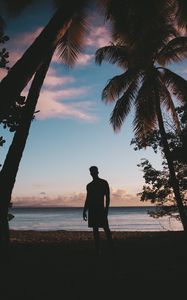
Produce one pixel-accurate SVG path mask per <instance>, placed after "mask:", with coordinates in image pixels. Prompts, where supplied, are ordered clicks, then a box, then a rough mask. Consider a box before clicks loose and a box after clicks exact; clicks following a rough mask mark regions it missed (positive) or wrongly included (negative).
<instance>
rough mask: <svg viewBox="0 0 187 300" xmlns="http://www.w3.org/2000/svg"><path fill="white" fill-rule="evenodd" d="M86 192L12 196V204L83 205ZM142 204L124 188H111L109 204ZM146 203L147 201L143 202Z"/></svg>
mask: <svg viewBox="0 0 187 300" xmlns="http://www.w3.org/2000/svg"><path fill="white" fill-rule="evenodd" d="M85 197H86V194H85V193H82V192H80V193H69V194H66V195H59V196H56V197H50V196H47V194H45V193H42V194H41V195H40V196H39V197H35V196H33V197H32V196H31V197H27V196H23V197H20V196H17V197H16V196H14V197H13V204H14V205H15V206H57V207H59V206H74V207H76V206H80V207H83V206H84V201H85ZM137 205H139V206H142V205H144V203H142V202H140V200H139V198H138V197H137V196H136V195H134V194H130V193H129V192H128V191H127V190H126V189H111V204H110V206H137ZM145 205H147V203H145Z"/></svg>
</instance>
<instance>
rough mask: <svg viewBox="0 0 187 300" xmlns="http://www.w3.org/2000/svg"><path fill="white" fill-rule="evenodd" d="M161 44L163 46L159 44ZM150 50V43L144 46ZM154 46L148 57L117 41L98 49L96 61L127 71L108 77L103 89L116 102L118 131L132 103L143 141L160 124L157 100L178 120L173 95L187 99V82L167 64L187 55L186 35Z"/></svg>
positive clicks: (114, 121)
mask: <svg viewBox="0 0 187 300" xmlns="http://www.w3.org/2000/svg"><path fill="white" fill-rule="evenodd" d="M160 45H161V47H160ZM145 48H146V52H147V53H148V48H149V45H146V46H145ZM152 50H153V49H151V51H150V54H149V56H146V57H144V56H141V53H140V54H139V53H137V52H138V50H135V51H131V49H129V47H128V46H126V45H125V44H122V43H121V42H118V43H116V44H111V45H109V46H106V47H102V48H100V49H98V50H97V52H96V63H98V64H101V63H102V62H103V61H104V60H105V61H108V62H110V63H112V64H116V65H118V66H120V67H121V68H122V69H123V70H124V72H123V73H122V74H121V75H117V76H115V77H113V78H112V79H110V80H109V82H108V84H107V85H106V87H105V88H104V90H103V92H102V99H103V100H104V101H105V102H106V103H108V102H113V101H116V104H115V107H114V110H113V112H112V114H111V118H110V122H111V124H112V126H113V128H114V130H119V129H120V128H121V126H122V124H123V122H124V120H125V118H126V117H127V115H128V113H129V112H130V109H131V107H132V106H134V107H135V117H134V132H135V136H136V137H138V138H139V139H140V140H142V141H143V140H144V138H145V136H146V135H147V134H148V133H149V132H150V131H152V130H153V129H155V127H156V126H157V102H158V101H160V104H161V106H162V107H165V108H166V109H167V110H168V111H169V112H170V113H171V114H172V117H173V120H174V122H175V124H176V125H178V119H177V116H176V112H175V105H174V102H173V99H172V95H174V96H175V97H176V98H177V99H178V100H179V101H180V102H181V103H182V104H185V103H186V102H187V81H186V80H185V79H184V78H182V77H181V76H179V75H177V74H176V73H174V72H173V71H171V70H169V69H168V68H166V67H165V66H166V65H167V64H168V63H171V62H177V61H180V60H181V59H182V58H185V57H187V37H183V36H178V37H174V38H173V39H171V40H169V41H168V42H167V43H166V41H164V42H163V43H162V44H161V43H160V44H159V47H158V48H157V49H156V48H155V49H154V50H153V51H152Z"/></svg>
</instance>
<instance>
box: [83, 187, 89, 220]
mask: <svg viewBox="0 0 187 300" xmlns="http://www.w3.org/2000/svg"><path fill="white" fill-rule="evenodd" d="M86 190H87V193H86V200H85V203H84V209H83V220H84V221H87V213H86V212H87V209H88V188H87V187H86Z"/></svg>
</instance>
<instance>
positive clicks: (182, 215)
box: [156, 97, 187, 235]
mask: <svg viewBox="0 0 187 300" xmlns="http://www.w3.org/2000/svg"><path fill="white" fill-rule="evenodd" d="M156 110H157V118H158V124H159V130H160V134H161V140H162V144H163V150H164V154H165V157H166V160H167V164H168V168H169V172H170V180H171V184H172V188H173V192H174V195H175V200H176V204H177V207H178V210H179V215H180V219H181V222H182V225H183V228H184V231H185V234H186V235H187V215H186V212H185V207H184V205H183V200H182V197H181V193H180V187H179V181H178V179H177V177H176V174H175V168H174V164H173V159H172V155H171V151H170V149H169V145H168V141H167V135H166V131H165V128H164V122H163V117H162V112H161V107H160V100H159V97H157V99H156Z"/></svg>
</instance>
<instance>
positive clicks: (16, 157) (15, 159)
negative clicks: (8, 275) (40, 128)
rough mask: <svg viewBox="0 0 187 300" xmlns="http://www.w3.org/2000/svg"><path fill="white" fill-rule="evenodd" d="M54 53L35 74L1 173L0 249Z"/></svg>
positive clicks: (4, 244)
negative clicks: (22, 161) (23, 158)
mask: <svg viewBox="0 0 187 300" xmlns="http://www.w3.org/2000/svg"><path fill="white" fill-rule="evenodd" d="M52 55H53V51H51V52H50V55H49V56H48V58H47V59H46V60H45V61H44V62H43V64H42V65H41V67H40V68H39V69H38V71H37V72H36V74H35V77H34V79H33V82H32V84H31V87H30V90H29V94H28V97H27V101H26V105H25V108H24V112H23V117H22V120H21V122H20V125H19V127H18V129H17V130H16V132H15V134H14V138H13V141H12V144H11V145H10V148H9V151H8V153H7V156H6V159H5V162H4V164H3V167H2V170H1V172H0V247H1V248H3V249H5V250H6V249H7V248H8V244H9V226H8V219H7V215H8V208H9V203H10V201H11V195H12V190H13V187H14V184H15V180H16V175H17V172H18V168H19V164H20V161H21V158H22V154H23V151H24V148H25V144H26V141H27V137H28V134H29V129H30V126H31V122H32V119H33V114H34V112H35V108H36V104H37V101H38V98H39V95H40V90H41V87H42V85H43V82H44V79H45V76H46V73H47V70H48V68H49V64H50V62H51V59H52Z"/></svg>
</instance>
